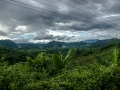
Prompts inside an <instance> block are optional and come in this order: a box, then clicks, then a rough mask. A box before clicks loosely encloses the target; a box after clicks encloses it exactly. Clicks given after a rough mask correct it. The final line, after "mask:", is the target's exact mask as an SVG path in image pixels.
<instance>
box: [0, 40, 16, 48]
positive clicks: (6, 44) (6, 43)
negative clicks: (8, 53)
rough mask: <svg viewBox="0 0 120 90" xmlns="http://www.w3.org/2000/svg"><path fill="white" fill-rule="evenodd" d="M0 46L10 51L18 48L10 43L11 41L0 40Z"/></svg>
mask: <svg viewBox="0 0 120 90" xmlns="http://www.w3.org/2000/svg"><path fill="white" fill-rule="evenodd" d="M0 46H1V47H7V48H12V49H14V48H17V47H18V46H17V44H16V43H14V42H13V41H11V40H0Z"/></svg>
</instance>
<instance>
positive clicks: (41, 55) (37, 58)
mask: <svg viewBox="0 0 120 90" xmlns="http://www.w3.org/2000/svg"><path fill="white" fill-rule="evenodd" d="M44 54H46V53H45V52H42V53H39V54H38V55H37V57H36V58H35V60H41V59H42V58H43V56H44Z"/></svg>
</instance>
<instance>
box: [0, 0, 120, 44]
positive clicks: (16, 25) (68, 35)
mask: <svg viewBox="0 0 120 90" xmlns="http://www.w3.org/2000/svg"><path fill="white" fill-rule="evenodd" d="M119 9H120V1H119V0H0V39H6V38H7V39H10V40H13V41H15V42H20V43H22V42H24V43H25V42H42V41H46V42H49V41H52V40H58V41H69V42H74V41H82V40H86V39H107V38H109V36H111V37H115V36H116V35H119V34H120V10H119Z"/></svg>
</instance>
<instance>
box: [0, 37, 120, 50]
mask: <svg viewBox="0 0 120 90" xmlns="http://www.w3.org/2000/svg"><path fill="white" fill-rule="evenodd" d="M119 41H120V40H119ZM111 43H112V44H114V43H115V42H114V39H107V40H86V41H81V42H69V43H67V42H58V41H51V42H49V43H47V44H40V43H17V44H16V43H14V42H13V41H11V40H0V46H2V47H7V48H11V49H16V48H24V49H40V48H44V49H57V48H89V47H92V48H97V47H100V46H104V45H107V44H111Z"/></svg>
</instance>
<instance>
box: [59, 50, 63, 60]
mask: <svg viewBox="0 0 120 90" xmlns="http://www.w3.org/2000/svg"><path fill="white" fill-rule="evenodd" d="M59 57H60V59H61V60H62V57H63V56H62V53H61V52H59Z"/></svg>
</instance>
